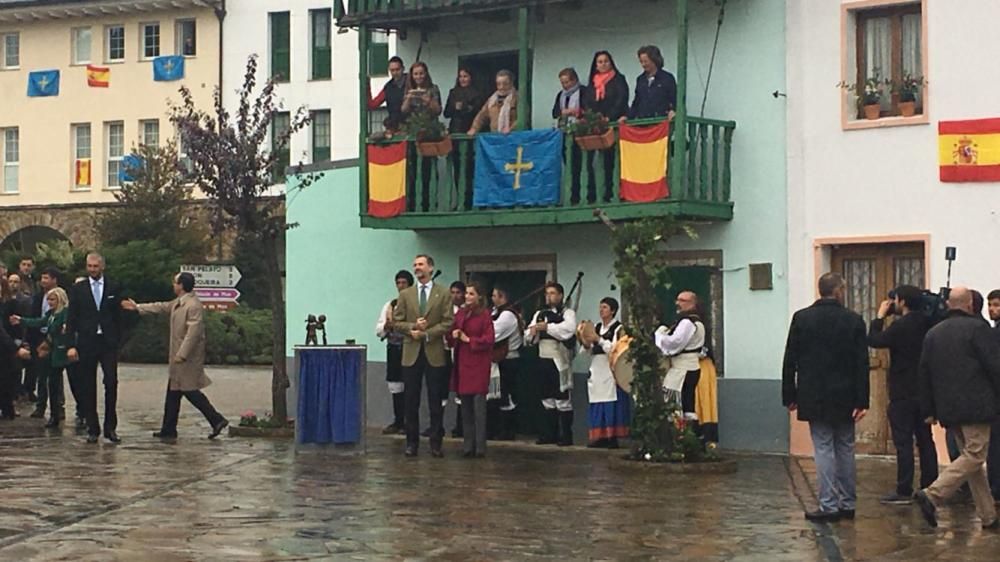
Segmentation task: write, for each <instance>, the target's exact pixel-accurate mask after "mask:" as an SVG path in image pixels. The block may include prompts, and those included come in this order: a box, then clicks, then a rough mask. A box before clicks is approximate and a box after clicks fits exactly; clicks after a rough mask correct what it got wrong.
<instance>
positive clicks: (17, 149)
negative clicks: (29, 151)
mask: <svg viewBox="0 0 1000 562" xmlns="http://www.w3.org/2000/svg"><path fill="white" fill-rule="evenodd" d="M20 166H21V139H20V137H19V135H18V128H17V127H11V128H8V129H3V192H4V193H17V189H18V169H19V168H20Z"/></svg>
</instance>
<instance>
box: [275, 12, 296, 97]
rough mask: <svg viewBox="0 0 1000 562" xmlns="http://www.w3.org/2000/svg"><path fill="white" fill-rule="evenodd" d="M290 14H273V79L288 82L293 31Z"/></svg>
mask: <svg viewBox="0 0 1000 562" xmlns="http://www.w3.org/2000/svg"><path fill="white" fill-rule="evenodd" d="M290 25H291V23H290V20H289V17H288V12H273V13H271V77H272V78H273V79H274V80H275V82H288V80H289V78H290V77H291V30H290Z"/></svg>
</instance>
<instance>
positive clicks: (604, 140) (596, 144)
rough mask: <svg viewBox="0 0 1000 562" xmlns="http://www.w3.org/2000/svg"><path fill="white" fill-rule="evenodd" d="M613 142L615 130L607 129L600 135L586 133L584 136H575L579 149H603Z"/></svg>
mask: <svg viewBox="0 0 1000 562" xmlns="http://www.w3.org/2000/svg"><path fill="white" fill-rule="evenodd" d="M614 144H615V132H614V131H613V130H611V129H608V130H607V131H605V132H604V134H601V135H588V136H585V137H576V145H577V146H579V147H580V149H581V150H588V151H589V150H605V149H607V148H611V147H612V146H613V145H614Z"/></svg>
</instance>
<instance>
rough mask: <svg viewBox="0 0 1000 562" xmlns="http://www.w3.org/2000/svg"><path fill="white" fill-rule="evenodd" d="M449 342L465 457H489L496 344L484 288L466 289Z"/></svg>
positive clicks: (472, 286)
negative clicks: (489, 398)
mask: <svg viewBox="0 0 1000 562" xmlns="http://www.w3.org/2000/svg"><path fill="white" fill-rule="evenodd" d="M452 328H453V329H452V331H451V332H449V333H448V334H447V336H446V339H447V343H448V345H449V346H451V347H452V349H454V350H455V367H454V369H453V370H452V375H451V380H452V385H451V386H452V388H454V389H455V392H456V393H457V394H458V395H459V396H460V397H461V399H462V434H463V435H464V439H465V442H464V444H463V447H462V449H463V452H464V456H466V457H485V456H486V394H487V393H488V392H489V389H490V368H491V365H492V357H493V356H492V352H493V343H494V334H493V316H492V315H491V314H490V311H489V310H487V309H486V299H485V296H484V293H483V289H482V285H481V284H479V282H478V281H472V282H470V283H469V284H468V285H466V287H465V306H464V307H462V308H460V309H459V311H458V312H457V313H456V314H455V322H454V323H453V324H452Z"/></svg>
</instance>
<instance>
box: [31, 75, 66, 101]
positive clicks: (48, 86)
mask: <svg viewBox="0 0 1000 562" xmlns="http://www.w3.org/2000/svg"><path fill="white" fill-rule="evenodd" d="M58 95H59V71H58V70H36V71H34V72H29V73H28V97H29V98H43V97H48V96H58Z"/></svg>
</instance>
